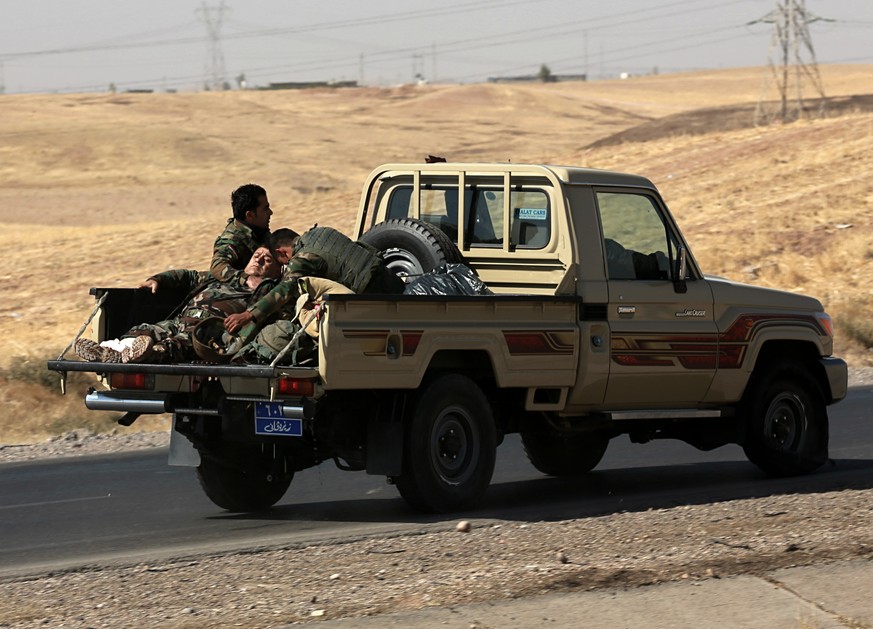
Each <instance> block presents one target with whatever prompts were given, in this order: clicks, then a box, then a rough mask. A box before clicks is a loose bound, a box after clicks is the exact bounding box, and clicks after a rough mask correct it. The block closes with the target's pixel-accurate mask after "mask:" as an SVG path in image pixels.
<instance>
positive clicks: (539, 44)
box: [0, 0, 873, 93]
mask: <svg viewBox="0 0 873 629" xmlns="http://www.w3.org/2000/svg"><path fill="white" fill-rule="evenodd" d="M776 6H777V0H661V1H655V0H609V1H608V2H606V1H603V0H441V1H439V2H434V1H428V0H403V1H402V2H398V1H388V0H358V1H352V0H321V1H314V0H305V1H304V0H245V2H243V1H242V0H223V9H222V8H220V7H222V0H207V1H206V2H204V1H203V0H147V1H144V0H140V1H137V2H134V1H133V0H27V1H26V2H25V1H22V0H17V1H16V0H0V85H3V86H4V88H5V92H6V93H20V92H94V91H105V90H107V89H108V87H109V84H110V83H114V84H115V85H116V86H117V88H118V89H119V90H127V89H155V90H167V89H177V90H200V89H203V86H204V84H205V83H206V82H207V81H210V80H211V79H212V78H214V77H215V76H217V72H218V71H219V70H220V69H221V68H222V67H223V69H224V78H225V79H226V81H227V82H229V83H230V84H232V85H234V86H236V78H237V77H238V76H239V75H241V74H244V75H245V77H246V81H247V84H248V86H250V87H254V86H258V85H266V84H268V83H270V82H282V81H323V80H356V81H362V82H363V83H365V84H369V85H393V84H397V83H405V82H410V81H412V80H413V79H414V77H415V76H416V75H417V74H420V75H422V76H423V77H425V78H426V79H427V80H429V81H431V82H443V81H452V82H463V83H471V82H477V81H483V80H485V79H487V78H488V77H494V76H513V75H520V74H535V73H536V72H537V71H538V70H539V68H540V65H541V64H546V65H547V66H548V67H549V69H550V70H551V71H552V72H553V73H555V74H583V73H587V74H588V76H589V77H591V78H592V79H598V78H611V77H615V76H618V75H619V74H621V73H623V72H626V73H629V74H644V73H650V72H652V71H653V70H654V69H655V68H657V71H659V72H661V73H666V72H676V71H686V70H695V69H703V68H726V67H735V66H759V65H764V64H766V63H767V62H768V55H769V51H770V45H771V39H772V33H773V25H772V24H770V23H765V22H759V23H756V24H750V23H752V22H755V21H756V20H761V19H762V18H765V17H766V16H767V15H768V14H769V13H770V12H771V11H773V9H774V8H775V7H776ZM806 8H807V11H808V12H809V13H810V14H812V15H814V16H817V17H820V18H825V19H827V20H833V21H824V20H822V21H815V22H813V23H811V24H809V32H810V35H811V38H812V43H813V45H814V47H815V52H816V56H817V58H818V61H819V63H873V1H871V0H807V1H806ZM210 31H211V32H212V34H213V35H214V37H211V36H210ZM222 59H223V64H222V63H221V61H222Z"/></svg>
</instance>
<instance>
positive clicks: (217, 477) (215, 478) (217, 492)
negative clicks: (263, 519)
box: [197, 452, 294, 512]
mask: <svg viewBox="0 0 873 629" xmlns="http://www.w3.org/2000/svg"><path fill="white" fill-rule="evenodd" d="M246 459H247V460H245V463H241V464H240V465H239V466H237V465H234V464H232V463H227V462H225V461H223V460H217V459H215V458H211V457H210V456H209V455H201V460H200V465H199V466H198V467H197V479H198V480H199V481H200V486H201V487H202V488H203V491H204V493H206V496H207V497H208V498H209V499H210V500H211V501H212V502H214V503H215V504H216V505H218V506H219V507H221V508H222V509H227V510H228V511H236V512H245V511H263V510H265V509H269V508H270V507H272V506H273V505H274V504H276V503H277V502H279V500H281V499H282V496H284V495H285V492H286V491H288V487H289V486H290V485H291V480H292V479H293V478H294V471H293V470H291V469H290V468H289V469H287V470H285V469H284V468H285V467H286V466H285V465H282V466H281V468H282V469H281V470H280V471H277V470H276V469H274V468H276V467H279V466H275V465H273V464H272V463H273V461H272V459H265V458H264V457H262V456H261V455H260V452H258V453H257V454H254V455H252V456H251V457H250V458H248V457H246ZM282 463H284V461H283V462H282Z"/></svg>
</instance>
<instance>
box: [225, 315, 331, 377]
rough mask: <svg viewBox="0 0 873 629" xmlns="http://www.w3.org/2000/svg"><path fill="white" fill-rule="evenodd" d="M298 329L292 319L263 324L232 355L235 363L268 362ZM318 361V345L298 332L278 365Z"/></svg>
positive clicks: (306, 363)
mask: <svg viewBox="0 0 873 629" xmlns="http://www.w3.org/2000/svg"><path fill="white" fill-rule="evenodd" d="M299 331H300V325H299V324H298V323H296V322H294V321H288V320H280V321H276V322H275V323H270V324H269V325H266V326H264V327H263V328H262V329H261V330H260V332H258V333H257V335H256V336H255V338H254V339H252V341H251V342H250V343H248V344H247V345H246V346H244V347H243V348H242V349H240V351H239V352H237V354H236V356H235V357H234V359H233V360H234V362H235V363H258V364H269V363H271V362H273V359H275V358H276V356H278V355H279V353H280V352H281V351H282V350H283V349H285V347H286V346H287V345H288V343H289V342H291V339H293V338H294V336H295V335H296V334H297V332H299ZM317 361H318V345H317V343H316V341H315V339H313V338H312V337H310V336H308V335H307V334H300V335H299V336H298V338H297V340H296V341H295V343H294V345H292V346H291V348H290V349H289V350H288V352H286V353H285V355H284V356H283V357H282V360H280V361H279V364H280V365H301V366H303V365H314V364H316V363H317Z"/></svg>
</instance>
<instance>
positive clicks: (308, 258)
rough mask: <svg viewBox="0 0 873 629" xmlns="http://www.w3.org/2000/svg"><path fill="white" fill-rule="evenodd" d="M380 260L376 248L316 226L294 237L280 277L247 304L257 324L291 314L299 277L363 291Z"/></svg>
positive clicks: (380, 262) (298, 292)
mask: <svg viewBox="0 0 873 629" xmlns="http://www.w3.org/2000/svg"><path fill="white" fill-rule="evenodd" d="M380 264H382V259H381V257H380V256H379V252H378V251H377V250H375V249H373V248H372V247H370V246H369V245H365V244H362V243H359V242H355V241H353V240H351V239H350V238H349V237H348V236H345V235H344V234H342V233H340V232H339V231H337V230H335V229H332V228H330V227H315V228H313V229H310V230H309V231H307V232H306V233H304V234H303V235H302V236H299V237H298V238H297V239H296V240H295V241H294V256H293V257H292V258H291V259H290V260H289V261H288V264H286V265H285V271H284V273H283V274H282V281H281V282H279V283H278V284H277V285H276V288H274V289H273V290H272V291H270V292H269V294H267V295H265V296H264V297H263V298H261V299H259V300H258V301H257V302H255V303H253V304H252V305H251V306H250V307H249V312H251V313H252V316H253V317H254V321H255V323H257V324H262V323H264V322H266V320H267V319H269V318H270V317H271V316H273V315H274V314H276V313H277V312H283V313H284V314H285V315H286V316H287V315H291V316H293V314H294V313H293V312H289V309H291V310H293V308H294V305H295V304H296V302H297V298H298V297H299V296H300V289H299V287H298V282H297V280H299V279H300V278H301V277H323V278H326V279H329V280H333V281H334V282H339V283H341V284H343V285H344V286H347V287H348V288H350V289H352V290H353V291H354V292H356V293H361V292H364V289H365V288H366V286H367V284H368V282H369V281H370V279H371V278H372V276H373V269H374V268H376V267H377V266H379V265H380Z"/></svg>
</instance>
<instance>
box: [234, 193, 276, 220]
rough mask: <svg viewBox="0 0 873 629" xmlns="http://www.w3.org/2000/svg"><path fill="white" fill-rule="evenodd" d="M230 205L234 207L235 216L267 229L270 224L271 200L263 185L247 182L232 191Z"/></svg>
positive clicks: (237, 218)
mask: <svg viewBox="0 0 873 629" xmlns="http://www.w3.org/2000/svg"><path fill="white" fill-rule="evenodd" d="M230 206H231V208H233V217H234V218H235V219H236V220H238V221H242V222H243V223H246V224H247V225H251V226H253V227H259V228H261V229H266V228H267V227H269V226H270V216H272V215H273V210H272V209H270V201H269V200H268V199H267V191H266V190H264V189H263V188H262V187H261V186H258V185H256V184H253V183H247V184H245V185H243V186H240V187H239V188H237V189H236V190H234V191H233V192H231V193H230Z"/></svg>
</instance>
